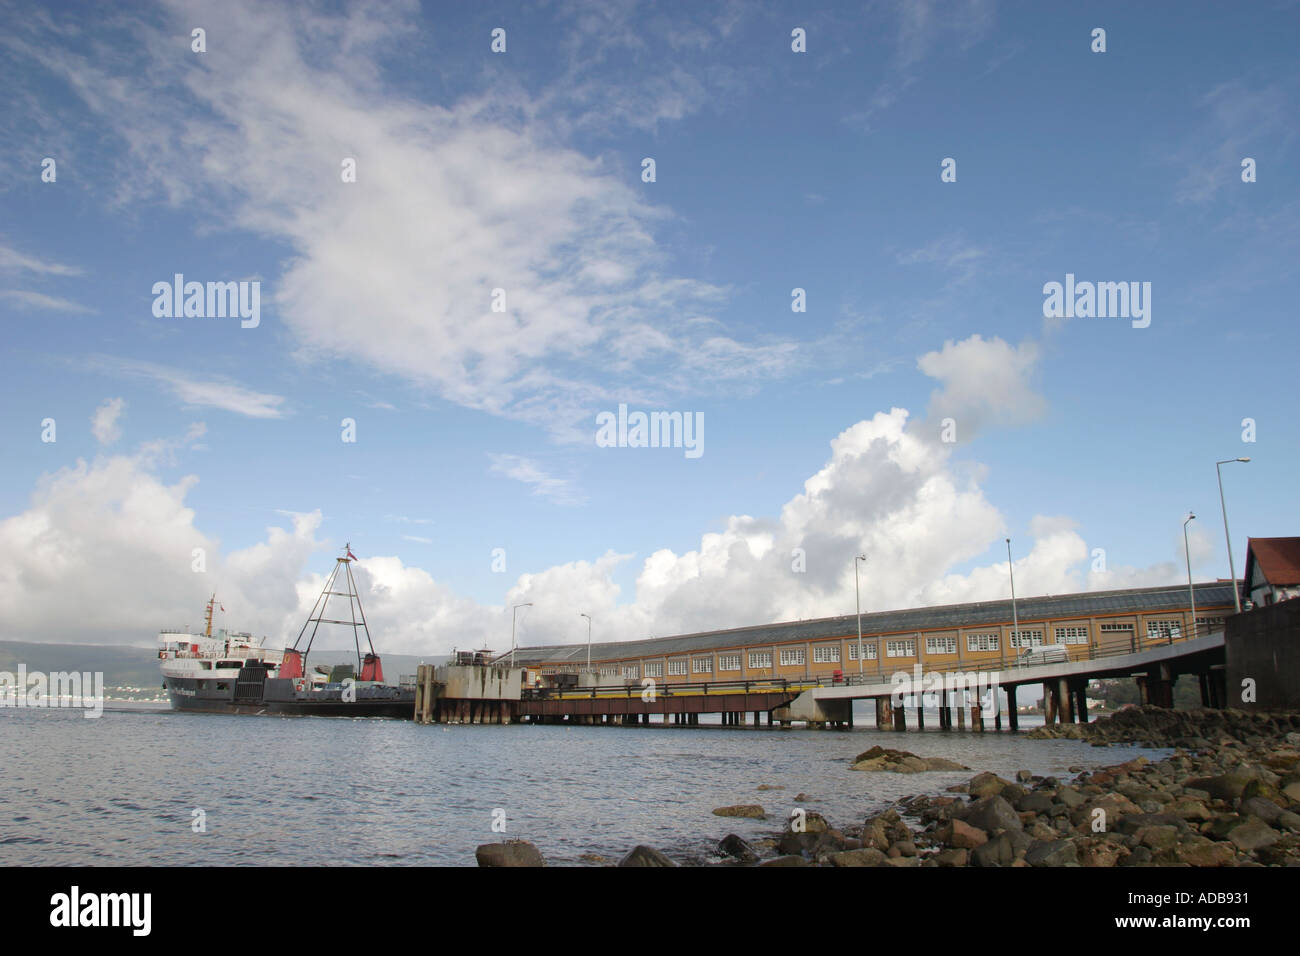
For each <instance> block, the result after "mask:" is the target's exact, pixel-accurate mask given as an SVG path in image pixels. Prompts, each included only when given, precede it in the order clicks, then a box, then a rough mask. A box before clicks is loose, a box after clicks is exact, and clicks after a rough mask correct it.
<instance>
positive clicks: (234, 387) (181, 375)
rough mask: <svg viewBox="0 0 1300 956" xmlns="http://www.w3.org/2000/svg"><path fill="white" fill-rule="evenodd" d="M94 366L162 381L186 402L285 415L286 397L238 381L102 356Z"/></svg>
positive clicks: (270, 415) (253, 413)
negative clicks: (198, 375)
mask: <svg viewBox="0 0 1300 956" xmlns="http://www.w3.org/2000/svg"><path fill="white" fill-rule="evenodd" d="M89 364H90V366H91V367H92V368H96V369H103V370H105V371H108V372H112V373H115V374H125V375H136V376H141V377H144V378H149V379H152V380H154V381H156V382H161V383H162V384H164V385H166V386H167V387H168V388H170V389H171V391H172V393H173V394H174V395H175V396H176V397H177V398H179V399H180V400H181V401H182V402H184V403H185V404H186V405H190V406H194V407H201V408H219V409H222V410H223V411H227V412H234V413H235V414H236V415H246V416H248V417H249V418H282V417H284V410H283V409H282V408H281V407H280V406H281V405H283V404H284V396H282V395H272V394H268V393H265V392H255V391H253V390H252V389H250V388H245V387H244V386H243V385H240V384H238V383H237V382H232V381H229V380H224V379H207V380H204V379H201V378H198V377H197V376H195V375H193V374H191V373H189V372H186V371H184V370H182V369H177V368H169V367H168V366H165V365H158V364H155V363H153V362H138V361H133V360H130V359H118V358H112V357H109V356H98V357H95V358H92V359H91V360H90V361H89Z"/></svg>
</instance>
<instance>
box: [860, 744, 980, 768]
mask: <svg viewBox="0 0 1300 956" xmlns="http://www.w3.org/2000/svg"><path fill="white" fill-rule="evenodd" d="M851 769H853V770H883V771H888V772H890V773H924V772H926V771H930V770H969V769H970V767H964V766H962V765H961V764H959V763H954V762H953V761H951V760H947V759H945V758H943V757H918V756H917V755H916V754H913V753H908V752H907V751H906V750H889V749H888V748H885V747H880V746H876V747H872V748H871V749H870V750H866V751H863V752H862V753H860V754H858V755H857V756H856V757H854V758H853V765H852V767H851Z"/></svg>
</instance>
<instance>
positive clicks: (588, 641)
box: [578, 613, 591, 671]
mask: <svg viewBox="0 0 1300 956" xmlns="http://www.w3.org/2000/svg"><path fill="white" fill-rule="evenodd" d="M578 617H585V618H586V619H587V670H588V671H590V670H591V615H590V614H582V613H579V614H578Z"/></svg>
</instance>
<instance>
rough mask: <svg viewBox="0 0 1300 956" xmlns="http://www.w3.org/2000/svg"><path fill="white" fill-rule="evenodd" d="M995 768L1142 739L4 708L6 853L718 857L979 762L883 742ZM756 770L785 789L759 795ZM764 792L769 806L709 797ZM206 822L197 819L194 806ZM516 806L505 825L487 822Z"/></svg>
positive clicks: (1057, 761) (1035, 766) (1078, 761)
mask: <svg viewBox="0 0 1300 956" xmlns="http://www.w3.org/2000/svg"><path fill="white" fill-rule="evenodd" d="M877 743H879V744H883V745H884V746H889V747H898V748H901V749H905V750H910V751H912V752H913V753H917V754H921V755H923V756H945V757H949V758H951V759H953V760H957V761H958V762H960V763H963V764H965V765H967V766H969V767H971V768H972V771H974V770H992V771H995V772H997V773H1000V774H1003V775H1009V774H1012V773H1014V772H1015V771H1016V770H1018V769H1020V768H1024V769H1028V770H1031V771H1033V772H1035V773H1044V774H1054V775H1065V774H1066V768H1067V767H1070V766H1074V765H1079V766H1085V767H1095V766H1101V765H1103V764H1113V763H1117V762H1119V761H1121V760H1126V759H1129V758H1130V757H1132V756H1133V755H1135V754H1136V753H1147V754H1148V755H1150V756H1155V755H1157V754H1164V753H1166V752H1167V751H1142V750H1136V749H1133V748H1094V747H1090V746H1088V745H1086V744H1081V743H1079V742H1075V741H1048V740H1025V739H1023V738H1019V737H1014V738H1013V737H1012V736H1011V735H1010V734H993V733H986V734H983V735H977V734H971V733H958V732H955V731H954V732H949V733H944V732H939V731H927V732H925V733H916V732H910V733H907V734H905V735H904V734H896V733H881V732H878V731H876V730H874V729H866V728H858V729H856V730H854V731H852V732H848V733H836V732H829V731H809V730H801V729H795V730H789V731H780V730H767V729H763V730H758V731H755V730H751V729H734V728H722V727H700V728H691V729H674V728H667V729H659V728H656V727H651V728H624V727H544V726H537V727H533V726H513V727H472V726H470V727H461V726H456V727H447V728H443V727H440V726H436V725H434V726H427V727H425V726H417V725H415V724H413V723H410V722H407V721H385V720H339V719H328V718H274V717H239V716H223V715H210V714H179V713H172V712H170V711H159V712H124V711H106V712H105V713H104V715H103V717H102V718H100V719H98V720H87V719H85V718H84V717H82V716H81V714H80V713H79V712H76V711H42V710H11V709H7V708H6V709H4V710H0V768H3V770H0V774H2V776H0V864H2V865H6V866H11V865H20V864H87V865H151V864H152V865H158V864H165V865H205V864H212V865H218V864H220V865H241V864H250V865H266V864H276V865H290V864H294V865H303V864H307V865H320V864H325V865H331V864H333V865H338V864H344V865H347V864H362V865H372V864H405V865H410V864H452V865H473V864H474V848H475V847H476V846H477V845H479V844H480V843H489V842H495V841H498V840H501V839H506V838H511V837H522V838H524V839H528V840H532V841H533V842H534V843H536V844H537V846H538V847H539V848H540V849H541V851H542V853H543V855H544V856H545V857H546V859H547V862H548V863H556V864H565V863H570V864H577V863H580V862H581V861H580V860H579V857H580V855H582V854H584V853H593V854H599V855H601V856H604V857H607V858H609V859H610V860H611V861H617V859H618V858H619V857H620V856H622V854H623V853H625V852H626V851H627V850H629V849H631V847H633V846H634V845H636V844H638V843H647V844H650V845H652V846H655V847H658V848H660V849H663V850H664V851H665V852H668V853H669V854H670V855H673V856H675V857H677V858H678V859H685V858H689V857H695V858H697V859H700V860H703V859H706V858H708V857H709V855H710V850H711V847H712V844H713V843H714V842H716V840H717V839H718V838H720V837H722V836H724V835H725V834H726V833H728V832H736V833H739V834H740V835H742V836H745V837H755V836H760V835H762V834H764V833H767V832H770V831H773V830H779V829H780V827H781V822H780V820H781V818H783V817H784V816H785V815H786V814H787V813H788V812H789V809H790V807H791V806H793V805H794V803H793V799H794V795H795V794H797V793H800V792H801V791H802V792H804V793H806V794H808V796H809V798H810V799H809V800H808V801H806V802H804V803H803V804H801V805H802V806H805V807H807V808H808V809H813V810H818V811H820V812H822V813H824V814H825V815H826V817H827V818H828V819H829V820H830V821H831V822H832V824H834V825H837V826H842V825H846V824H850V823H854V822H859V821H860V820H861V819H862V817H863V816H865V815H866V814H867V813H868V812H869V811H872V810H875V809H879V808H881V807H883V806H885V805H887V804H889V803H890V802H891V801H893V800H895V799H897V798H899V797H902V796H906V795H910V794H914V793H919V792H923V791H924V792H940V791H942V790H943V789H944V788H945V787H948V786H950V785H952V784H954V783H959V782H962V781H964V780H967V779H969V777H970V776H971V773H970V772H962V773H927V774H891V773H858V772H853V771H850V770H849V769H848V763H847V760H848V758H851V757H853V756H854V755H856V754H857V753H859V752H861V751H863V750H865V749H867V748H868V747H870V746H872V745H873V744H877ZM759 784H771V785H779V786H783V787H784V788H785V789H784V790H778V791H765V792H759V791H758V790H757V787H758V785H759ZM734 803H759V804H762V805H763V806H764V807H765V808H766V809H767V811H768V814H769V819H768V820H767V821H759V820H742V819H724V818H721V817H716V816H714V815H713V814H712V813H711V811H712V809H713V808H714V807H718V806H723V805H725V804H734ZM195 808H201V809H203V810H204V811H205V813H206V824H207V832H206V833H194V832H192V831H191V820H192V815H191V813H192V811H193V810H194V809H195ZM497 808H500V809H503V810H504V811H505V819H506V832H505V834H504V836H503V835H502V834H500V833H494V832H493V830H492V820H493V811H494V810H495V809H497Z"/></svg>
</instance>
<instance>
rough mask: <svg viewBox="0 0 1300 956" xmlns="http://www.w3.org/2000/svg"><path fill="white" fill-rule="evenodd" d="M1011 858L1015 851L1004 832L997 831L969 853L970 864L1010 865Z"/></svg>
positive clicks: (1013, 857) (1013, 856) (1012, 858)
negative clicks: (994, 835)
mask: <svg viewBox="0 0 1300 956" xmlns="http://www.w3.org/2000/svg"><path fill="white" fill-rule="evenodd" d="M1013 860H1015V851H1014V850H1013V849H1012V847H1011V840H1010V839H1008V838H1007V835H1006V834H1005V833H999V834H998V835H997V836H996V837H994V838H993V839H991V840H989V841H988V842H987V843H985V844H984V845H983V846H980V847H976V848H975V850H974V851H973V852H972V853H971V865H972V866H1010V865H1011V863H1012V861H1013Z"/></svg>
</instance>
